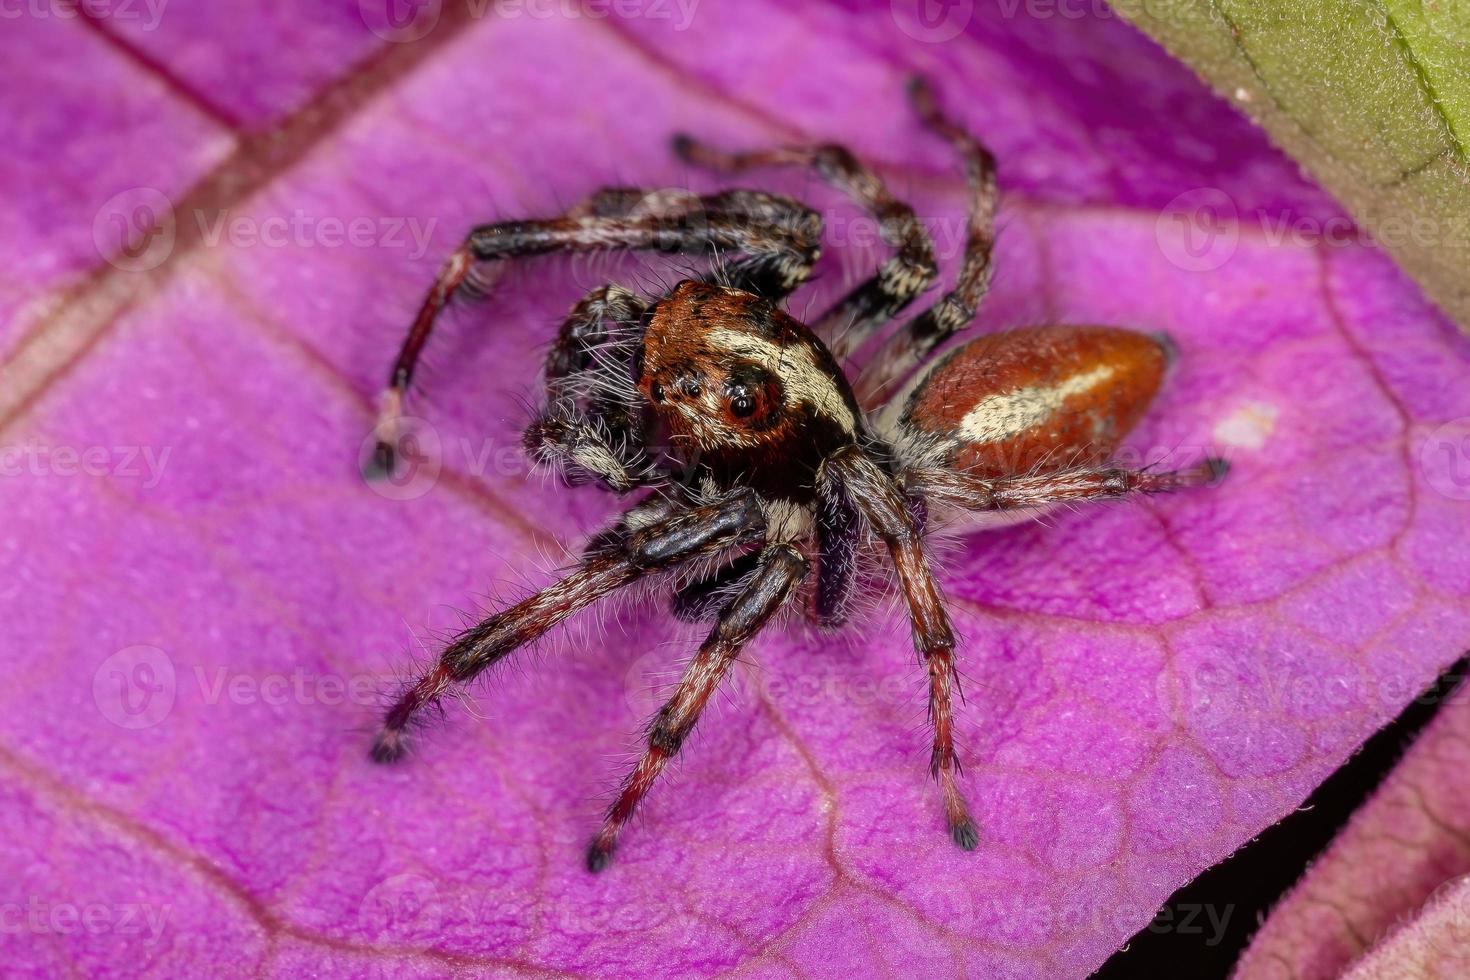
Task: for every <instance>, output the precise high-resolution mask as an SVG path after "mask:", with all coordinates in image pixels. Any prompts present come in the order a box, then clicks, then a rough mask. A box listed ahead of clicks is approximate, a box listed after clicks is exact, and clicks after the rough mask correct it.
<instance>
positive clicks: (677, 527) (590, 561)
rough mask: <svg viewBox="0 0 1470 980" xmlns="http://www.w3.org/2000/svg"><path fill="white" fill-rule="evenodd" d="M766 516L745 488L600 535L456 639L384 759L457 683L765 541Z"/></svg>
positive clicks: (393, 712)
mask: <svg viewBox="0 0 1470 980" xmlns="http://www.w3.org/2000/svg"><path fill="white" fill-rule="evenodd" d="M764 531H765V518H764V516H763V515H762V512H761V507H760V502H759V500H757V498H756V497H755V495H754V494H751V493H748V492H742V493H737V494H735V495H733V496H730V497H728V498H726V499H725V500H722V501H719V502H717V503H713V504H707V505H705V506H701V507H691V508H687V509H683V510H677V511H676V512H675V513H674V514H673V515H672V516H669V517H665V518H663V519H662V520H657V521H654V522H653V523H650V524H647V525H646V526H643V527H639V528H623V529H622V530H615V531H614V532H612V533H609V534H607V535H602V536H599V537H598V538H597V539H596V542H597V544H596V546H595V547H592V548H590V549H589V550H588V552H587V554H586V555H585V556H584V557H583V559H582V561H581V563H580V564H579V565H578V567H577V569H576V570H575V571H573V572H572V573H571V574H570V575H568V576H567V577H566V578H564V579H562V580H561V581H560V582H557V583H556V584H554V585H551V586H549V587H547V588H545V589H542V590H541V591H540V592H537V593H536V594H535V595H532V596H529V597H528V598H525V599H522V600H521V601H520V602H518V603H516V604H515V605H513V606H511V607H510V608H508V609H504V610H502V611H500V612H498V613H496V614H495V615H493V616H491V617H489V618H488V619H486V620H484V621H483V622H481V623H480V624H478V625H477V626H472V627H470V628H469V629H467V630H465V631H463V632H462V633H460V634H459V635H458V636H456V637H455V638H454V640H453V642H451V643H450V644H449V646H448V648H446V649H445V651H444V653H443V654H442V655H441V656H440V657H439V662H438V664H436V665H435V666H434V667H433V668H432V669H430V670H429V671H428V673H426V674H424V675H423V676H422V677H421V678H419V680H418V681H416V682H415V683H414V684H413V685H412V686H410V687H409V688H408V690H407V691H405V692H404V693H403V695H402V696H401V697H400V698H399V699H398V700H397V702H395V703H394V705H393V706H392V707H391V708H390V709H389V710H388V713H387V716H386V717H385V718H384V719H383V727H382V729H381V730H380V731H379V732H378V736H377V739H376V740H375V741H374V743H373V748H372V756H373V759H374V760H376V761H378V762H392V761H394V760H396V759H398V758H399V757H401V756H402V755H403V752H404V749H405V748H406V745H405V736H404V732H405V730H406V729H407V728H408V727H409V725H410V724H411V723H412V722H413V721H414V720H415V718H416V717H417V715H418V713H419V712H420V711H421V710H422V709H423V708H424V707H425V706H427V705H430V704H435V703H437V702H438V701H439V699H440V698H441V697H443V696H444V694H445V692H447V691H448V690H449V687H450V685H452V684H462V683H464V682H465V681H468V680H470V679H471V678H473V677H475V676H476V675H477V674H479V673H480V672H481V671H483V670H484V669H485V668H487V667H489V666H490V665H492V664H494V663H498V662H499V661H501V660H503V659H505V658H506V657H507V656H509V655H510V654H511V653H513V652H515V651H516V650H518V649H520V648H521V647H523V646H525V645H526V644H528V643H531V642H533V641H535V640H536V639H538V638H539V637H541V636H542V635H544V634H545V633H546V631H547V630H550V629H551V628H552V627H554V626H556V625H557V624H559V623H561V622H562V621H563V620H565V619H566V618H567V617H568V616H570V615H572V614H573V613H575V612H576V611H578V610H579V609H583V608H585V607H586V606H588V605H590V604H592V603H593V602H596V601H597V600H599V599H601V598H603V597H604V596H607V595H610V594H611V593H613V592H616V591H617V590H619V589H622V588H624V587H625V586H628V585H631V584H633V583H634V582H636V581H638V580H639V579H641V578H643V577H644V576H646V575H649V574H652V573H656V572H662V571H665V570H667V569H670V568H673V567H675V566H677V565H681V564H683V563H685V562H688V561H692V560H694V559H698V558H712V557H716V556H718V555H720V554H721V553H722V552H724V551H726V550H727V549H729V548H733V547H735V546H737V545H740V544H742V543H744V542H747V541H751V540H756V539H759V538H760V537H761V536H762V535H763V534H764Z"/></svg>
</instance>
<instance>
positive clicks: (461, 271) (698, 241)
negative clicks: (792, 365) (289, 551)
mask: <svg viewBox="0 0 1470 980" xmlns="http://www.w3.org/2000/svg"><path fill="white" fill-rule="evenodd" d="M725 197H726V196H724V195H713V196H711V197H709V198H698V199H696V200H697V201H699V202H701V206H700V207H699V208H698V210H697V212H690V213H687V214H685V213H671V212H668V211H656V210H654V211H646V212H635V213H631V214H627V215H614V216H611V217H598V216H587V215H585V214H583V215H578V214H577V213H576V212H574V213H573V214H571V215H568V216H564V217H560V218H551V219H547V220H535V221H506V222H501V223H499V224H492V225H482V226H481V227H479V228H476V229H475V230H474V231H472V232H470V234H469V236H468V237H467V238H466V239H465V242H464V244H463V245H461V246H460V247H459V248H458V249H456V250H455V251H454V253H453V254H452V255H451V256H450V257H449V259H448V261H447V262H445V264H444V267H443V268H442V269H441V270H440V272H439V277H438V279H437V280H436V281H435V282H434V285H433V287H432V288H430V290H429V294H428V296H426V297H425V299H424V302H423V305H422V306H421V307H420V308H419V312H418V316H417V317H415V318H414V322H413V325H412V326H411V327H410V328H409V332H408V336H407V337H406V338H405V339H404V342H403V347H402V348H401V349H400V350H399V353H398V359H397V360H396V361H395V362H394V365H393V370H392V373H391V374H390V375H389V380H388V389H387V391H386V392H385V393H384V396H383V401H382V406H381V409H380V413H379V417H378V426H377V429H376V433H377V448H376V450H375V453H374V462H375V465H376V466H377V468H378V469H379V470H381V471H382V472H390V471H391V470H392V467H393V461H394V447H395V446H396V445H397V444H398V438H399V436H400V435H401V433H400V432H399V429H400V425H399V419H400V418H401V416H402V412H403V399H404V392H405V391H406V390H407V388H408V385H409V383H410V382H411V381H412V380H413V373H414V369H415V368H416V367H417V365H418V360H419V356H420V355H421V354H422V353H423V349H424V344H425V343H426V342H427V341H428V339H429V334H430V332H432V330H433V326H434V322H435V320H436V319H437V318H438V316H439V314H440V312H441V311H442V310H443V309H444V307H445V306H447V305H448V303H449V301H450V299H452V298H453V296H454V294H455V292H456V291H458V290H459V289H460V288H461V287H462V286H464V285H465V283H466V281H467V279H469V277H470V275H471V272H472V270H473V269H474V268H475V266H476V263H480V262H494V261H499V260H504V259H509V258H516V257H528V256H536V255H549V254H552V253H555V252H584V251H601V250H614V249H652V250H658V251H665V252H686V253H694V254H714V255H717V256H725V255H727V254H728V256H729V258H728V259H726V261H725V262H724V266H725V274H726V275H727V276H728V277H730V279H731V282H732V284H734V285H738V286H740V287H741V288H743V289H749V290H751V291H752V292H759V293H761V294H762V295H768V296H770V297H771V298H781V297H784V296H785V295H787V294H788V293H789V292H790V291H791V290H793V289H795V288H796V287H797V286H798V285H800V284H801V283H802V282H804V281H805V280H806V277H807V276H808V275H809V274H810V272H811V266H812V263H814V262H815V261H816V257H817V255H818V253H819V251H820V237H821V220H820V218H819V217H818V216H817V215H816V213H815V212H812V211H811V210H810V209H807V208H802V207H801V206H799V205H796V204H794V202H793V203H791V207H792V208H793V218H792V220H790V221H787V222H784V223H768V222H752V221H749V220H747V219H745V218H743V217H738V216H732V215H731V214H729V213H727V212H725V211H722V210H721V207H723V206H724V198H725ZM766 197H767V198H768V199H772V198H771V196H770V195H767V196H766Z"/></svg>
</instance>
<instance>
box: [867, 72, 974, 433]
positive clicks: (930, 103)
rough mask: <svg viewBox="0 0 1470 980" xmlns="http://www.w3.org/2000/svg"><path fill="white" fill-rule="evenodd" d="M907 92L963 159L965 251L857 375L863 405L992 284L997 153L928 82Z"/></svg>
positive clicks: (879, 396)
mask: <svg viewBox="0 0 1470 980" xmlns="http://www.w3.org/2000/svg"><path fill="white" fill-rule="evenodd" d="M909 98H910V101H911V102H912V103H913V106H914V110H915V111H916V112H917V113H918V115H919V119H920V120H921V121H922V122H923V123H924V125H926V126H928V127H929V128H930V129H932V130H933V131H934V132H936V133H938V134H939V135H940V136H943V137H944V138H945V139H946V140H948V141H949V142H950V144H951V145H952V146H953V147H954V148H955V150H956V151H957V152H958V153H959V155H960V158H961V159H962V160H963V161H964V164H965V176H966V180H967V183H968V185H969V189H970V211H969V229H968V233H967V235H966V239H965V257H964V261H963V262H962V263H961V265H960V272H959V277H958V278H957V279H956V280H955V285H954V288H953V289H952V290H950V291H949V292H948V293H946V294H945V295H944V296H943V297H941V298H940V299H939V301H938V302H936V303H935V304H934V305H933V306H931V307H929V308H928V309H927V310H925V311H924V312H922V313H920V314H919V315H918V316H916V317H914V318H913V319H912V320H910V321H909V322H908V323H907V324H905V325H904V326H903V327H901V328H900V329H899V330H898V331H897V332H896V333H894V334H893V335H892V336H890V337H889V338H888V339H887V340H886V341H884V343H883V345H882V346H881V347H880V348H879V349H878V352H877V353H876V354H875V355H874V356H873V358H872V360H870V361H869V362H868V364H867V367H866V368H864V370H863V372H862V373H861V374H860V375H859V376H858V379H857V383H856V384H855V385H854V386H853V387H854V389H855V391H856V392H857V397H858V401H859V402H860V403H861V404H862V406H863V407H864V408H868V409H871V408H875V407H877V406H879V405H881V404H882V403H883V402H884V401H885V400H886V399H887V398H888V396H889V395H890V394H891V392H892V389H893V387H894V386H895V385H897V384H898V383H899V382H901V381H902V380H903V379H904V378H905V377H907V376H908V375H909V374H910V373H911V372H912V371H913V370H914V369H915V368H916V367H918V366H919V365H920V364H921V363H923V361H924V359H925V358H926V357H928V356H929V355H930V354H931V353H932V352H933V351H934V350H935V348H937V347H938V346H939V345H940V344H942V343H944V342H945V341H946V340H948V339H949V338H950V337H952V336H954V334H955V333H956V332H958V331H959V330H962V329H963V328H964V327H966V326H967V325H968V324H969V323H970V322H971V321H972V320H973V319H974V318H975V311H976V310H978V309H979V308H980V302H981V300H983V299H984V298H985V293H986V291H987V290H988V289H989V288H990V277H991V273H992V271H993V264H992V252H993V251H994V248H995V209H996V204H997V203H998V200H999V194H998V192H997V189H996V183H995V157H994V156H993V155H991V153H990V151H989V150H988V149H986V148H985V146H984V145H983V144H982V143H981V142H980V141H979V140H977V139H975V137H973V136H971V135H970V134H969V133H967V132H965V131H964V130H963V129H961V128H960V127H959V126H957V125H956V124H955V123H953V122H952V121H950V119H949V118H947V117H946V116H945V115H944V114H943V112H941V111H940V108H939V100H938V99H937V98H936V97H935V95H934V90H933V89H931V88H930V87H929V85H928V83H927V82H925V81H924V80H923V79H922V78H915V79H913V80H912V81H911V82H910V83H909Z"/></svg>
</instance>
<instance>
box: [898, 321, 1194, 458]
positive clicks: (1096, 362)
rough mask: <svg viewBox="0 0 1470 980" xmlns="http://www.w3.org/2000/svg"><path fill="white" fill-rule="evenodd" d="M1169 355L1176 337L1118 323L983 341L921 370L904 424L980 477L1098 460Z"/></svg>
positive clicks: (1148, 393)
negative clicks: (1164, 337)
mask: <svg viewBox="0 0 1470 980" xmlns="http://www.w3.org/2000/svg"><path fill="white" fill-rule="evenodd" d="M1169 356H1170V355H1169V350H1168V348H1167V341H1163V340H1161V339H1160V338H1158V337H1154V336H1150V335H1148V334H1142V333H1136V332H1134V331H1130V330H1120V329H1117V328H1114V327H1073V326H1050V327H1033V328H1028V329H1023V330H1011V331H1008V332H1005V333H997V334H993V335H990V336H986V337H980V338H978V339H976V340H972V341H971V342H970V343H968V344H965V345H964V346H963V347H959V348H957V349H956V350H954V351H953V352H952V353H950V354H949V355H948V356H946V357H945V358H944V359H943V360H941V361H939V362H938V363H937V364H936V365H935V366H934V367H933V368H931V369H930V370H929V371H927V372H926V373H925V374H923V375H922V376H920V378H919V379H918V381H917V382H915V383H914V384H913V385H912V386H911V387H910V389H909V391H908V392H907V393H906V395H905V397H903V398H902V399H899V400H898V405H897V406H896V407H899V408H900V410H901V413H902V414H901V415H900V417H899V418H898V420H897V423H898V426H899V428H900V430H901V431H904V432H905V433H906V434H908V435H910V436H918V437H919V438H920V439H921V440H923V441H924V442H925V443H926V444H928V446H929V447H930V448H929V452H928V453H926V455H928V456H929V458H930V459H931V460H932V462H933V463H935V464H937V465H943V466H948V467H950V468H952V469H957V470H963V471H967V472H970V473H974V474H975V475H977V476H983V477H999V476H1007V475H1011V474H1018V473H1040V472H1046V471H1049V470H1058V469H1064V468H1067V467H1072V466H1080V465H1088V464H1096V463H1098V462H1101V461H1102V460H1104V459H1106V458H1107V457H1108V456H1110V455H1111V454H1112V453H1113V451H1114V450H1115V449H1116V448H1117V445H1118V442H1119V440H1121V439H1122V438H1123V437H1124V436H1125V435H1127V434H1128V432H1129V430H1131V429H1132V428H1133V426H1134V425H1135V424H1136V423H1137V422H1138V420H1139V418H1140V417H1141V416H1142V415H1143V413H1144V411H1145V410H1146V409H1147V408H1148V405H1149V402H1150V401H1152V400H1153V397H1154V395H1155V394H1156V393H1157V392H1158V390H1159V384H1160V382H1161V381H1162V380H1163V377H1164V370H1165V368H1166V367H1167V366H1168V363H1169ZM935 455H937V456H938V458H934V457H935Z"/></svg>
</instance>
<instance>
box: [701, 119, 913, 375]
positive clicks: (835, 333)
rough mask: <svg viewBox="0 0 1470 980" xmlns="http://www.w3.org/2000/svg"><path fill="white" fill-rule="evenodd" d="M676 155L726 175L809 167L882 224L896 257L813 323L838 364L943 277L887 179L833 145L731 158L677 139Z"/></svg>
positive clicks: (885, 239) (771, 151) (754, 153)
mask: <svg viewBox="0 0 1470 980" xmlns="http://www.w3.org/2000/svg"><path fill="white" fill-rule="evenodd" d="M674 152H675V153H676V154H678V155H679V157H680V158H681V159H683V160H684V161H686V162H688V163H690V164H693V165H695V166H699V167H705V168H708V169H711V170H717V171H720V172H723V173H742V172H744V171H746V170H751V169H754V168H756V167H783V166H784V167H793V166H794V167H810V168H812V169H813V170H815V171H816V172H817V173H818V174H819V175H820V176H821V177H822V179H824V180H825V181H826V182H827V183H829V184H831V185H832V186H833V187H836V188H837V189H838V190H840V191H842V192H843V193H845V194H846V195H847V196H848V197H850V198H851V199H852V200H853V201H855V202H856V203H857V204H859V205H861V206H862V207H863V208H864V209H866V210H867V211H868V213H870V214H871V215H872V216H873V217H874V218H876V219H877V220H878V230H879V233H880V234H881V235H882V236H883V240H884V241H885V242H887V243H888V244H889V245H891V246H893V247H894V248H895V249H897V252H896V254H894V256H893V257H892V258H890V259H889V260H888V261H887V262H885V263H884V264H883V266H882V267H881V268H880V269H879V270H878V272H877V273H876V274H875V275H874V276H873V277H872V278H871V279H868V280H867V281H866V282H863V283H860V284H859V285H858V286H857V287H856V288H854V289H853V290H852V291H851V292H850V293H848V294H847V295H846V296H845V297H843V298H842V299H840V300H838V301H837V302H836V303H835V304H833V306H832V308H831V309H829V310H827V311H826V312H825V313H823V314H822V315H821V316H820V317H819V318H818V319H817V320H816V321H815V322H814V323H813V324H812V329H813V330H814V331H815V332H816V334H817V336H819V337H821V338H822V339H823V340H824V341H825V342H826V344H827V346H828V348H829V349H830V350H831V351H832V355H833V356H834V357H836V358H838V359H839V360H841V359H842V358H843V357H845V356H846V355H848V354H850V353H852V351H854V350H856V349H857V348H858V347H859V346H861V345H862V343H863V341H864V340H866V339H867V338H868V337H869V336H871V335H872V333H873V331H874V330H876V329H877V328H878V327H879V326H881V325H882V324H883V323H885V322H887V321H888V320H889V319H891V318H892V317H893V316H894V315H896V314H897V313H898V312H899V311H900V310H902V309H903V308H904V307H905V306H907V305H908V304H909V303H910V302H912V301H913V299H914V297H916V296H918V295H919V294H920V293H922V292H923V291H924V290H925V289H927V288H928V287H929V286H930V285H931V284H932V283H933V282H934V279H935V277H936V276H937V275H938V274H939V267H938V265H937V264H936V262H935V259H934V243H933V242H932V241H930V239H929V233H928V232H927V231H925V229H924V225H923V223H922V222H921V221H919V219H918V217H917V216H916V215H915V214H914V209H913V208H911V207H910V206H909V205H908V204H906V203H904V202H903V201H900V200H898V199H897V198H895V197H894V196H893V195H892V194H890V193H889V191H888V188H887V187H886V186H885V185H884V184H883V181H882V179H881V178H879V177H878V175H877V174H875V173H873V172H872V171H871V170H869V169H868V168H867V167H865V166H863V164H862V163H861V162H860V161H859V160H858V159H857V158H856V157H855V156H853V155H852V153H851V152H850V151H849V150H847V149H846V148H844V147H841V146H837V145H835V144H830V143H829V144H824V145H821V146H809V147H786V148H778V149H769V150H756V151H749V152H744V153H730V152H726V151H724V150H718V149H715V148H714V147H711V146H707V145H705V144H704V143H700V142H698V141H697V140H695V139H694V138H693V137H690V136H686V135H683V134H680V135H678V136H675V137H674Z"/></svg>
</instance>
